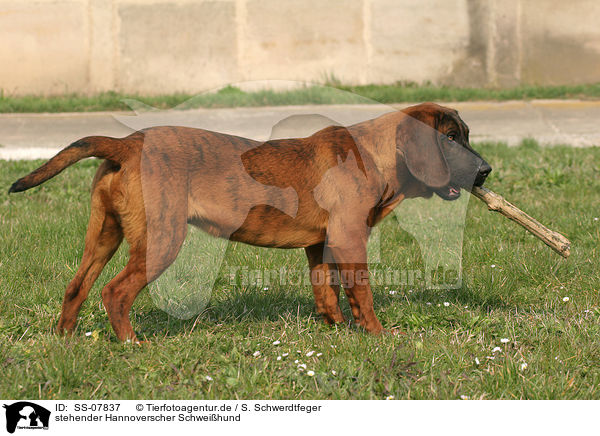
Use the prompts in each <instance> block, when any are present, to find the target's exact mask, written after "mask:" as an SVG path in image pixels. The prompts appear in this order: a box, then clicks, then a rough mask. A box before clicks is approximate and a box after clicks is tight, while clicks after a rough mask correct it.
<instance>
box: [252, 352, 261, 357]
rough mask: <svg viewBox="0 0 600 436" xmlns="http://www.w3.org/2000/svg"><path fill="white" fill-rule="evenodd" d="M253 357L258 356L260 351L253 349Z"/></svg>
mask: <svg viewBox="0 0 600 436" xmlns="http://www.w3.org/2000/svg"><path fill="white" fill-rule="evenodd" d="M252 355H253V356H254V357H258V356H260V351H255V352H254V354H252Z"/></svg>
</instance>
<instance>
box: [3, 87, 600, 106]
mask: <svg viewBox="0 0 600 436" xmlns="http://www.w3.org/2000/svg"><path fill="white" fill-rule="evenodd" d="M569 98H571V99H598V98H600V83H595V84H593V83H592V84H584V85H560V86H535V85H521V86H517V87H514V88H506V89H504V88H502V89H500V88H457V87H452V86H438V85H431V84H422V85H417V84H415V83H405V82H400V83H396V84H391V85H361V86H349V85H344V84H341V83H340V82H339V81H336V80H335V79H334V80H329V81H327V82H326V83H325V85H323V86H321V85H310V86H309V85H306V86H301V87H298V88H296V89H290V90H278V91H276V90H272V89H268V88H266V89H264V90H259V91H251V92H246V91H243V90H241V89H239V88H237V87H235V86H227V87H225V88H222V89H220V90H219V91H218V92H199V93H197V94H183V93H182V94H170V95H156V96H147V95H146V96H144V95H141V96H140V95H128V94H121V93H117V92H105V93H100V94H97V95H79V94H65V95H57V96H38V95H25V96H14V95H8V94H4V93H2V90H1V89H0V113H20V112H93V111H116V110H130V109H131V107H130V103H128V102H127V100H130V101H135V102H142V103H144V104H146V105H148V106H151V107H154V108H159V109H172V108H178V109H192V108H199V107H204V108H218V107H245V106H281V105H302V104H350V103H354V104H373V103H385V104H390V103H405V102H422V101H439V102H456V101H476V100H494V101H505V100H529V99H569Z"/></svg>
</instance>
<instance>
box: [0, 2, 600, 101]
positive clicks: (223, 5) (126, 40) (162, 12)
mask: <svg viewBox="0 0 600 436" xmlns="http://www.w3.org/2000/svg"><path fill="white" fill-rule="evenodd" d="M599 23H600V2H599V1H598V0H571V1H570V2H564V1H559V0H327V1H325V0H172V1H167V0H36V1H27V0H0V41H2V43H1V44H0V89H2V90H3V92H4V93H5V94H10V95H22V94H61V93H67V92H77V93H84V94H94V93H97V92H101V91H108V90H115V91H122V92H128V93H140V94H166V93H173V92H188V93H196V92H202V91H206V90H210V89H214V88H217V87H220V86H224V85H227V84H229V83H235V82H243V81H252V80H272V79H277V80H301V81H314V82H318V83H322V82H323V81H324V80H325V79H326V78H327V77H331V76H335V77H336V78H338V79H340V80H341V81H342V82H343V83H350V84H368V83H394V82H396V81H400V80H402V81H414V82H419V83H422V82H427V81H429V82H433V83H437V84H451V85H459V86H494V87H510V86H515V85H518V84H540V85H555V84H574V83H589V82H599V81H600V25H599Z"/></svg>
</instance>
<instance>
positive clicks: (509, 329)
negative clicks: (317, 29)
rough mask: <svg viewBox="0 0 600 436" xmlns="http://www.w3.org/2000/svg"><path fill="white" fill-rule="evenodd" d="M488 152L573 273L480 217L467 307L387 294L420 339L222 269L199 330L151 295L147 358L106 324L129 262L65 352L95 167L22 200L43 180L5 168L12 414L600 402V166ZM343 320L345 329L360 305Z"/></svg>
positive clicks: (420, 293)
mask: <svg viewBox="0 0 600 436" xmlns="http://www.w3.org/2000/svg"><path fill="white" fill-rule="evenodd" d="M476 148H478V149H479V150H480V151H481V152H482V154H483V155H484V156H485V157H486V158H487V160H488V161H489V162H490V163H491V164H492V166H493V167H494V172H492V175H491V176H490V179H489V181H488V183H487V185H488V186H489V187H490V188H491V189H494V190H496V191H497V192H499V193H502V194H503V195H505V196H506V198H508V199H509V200H510V201H512V202H514V203H515V204H517V205H518V206H520V207H521V208H523V209H524V210H525V211H527V212H529V213H530V214H531V215H532V216H534V217H536V218H537V219H539V220H540V221H541V222H543V223H545V224H547V225H548V226H549V227H550V228H552V229H556V230H559V231H561V232H562V233H564V234H565V235H566V236H568V237H569V238H570V239H571V242H572V244H573V248H572V255H571V258H570V259H569V260H568V261H565V260H562V259H561V258H560V257H558V256H557V255H556V254H555V253H553V252H552V251H550V250H549V249H548V248H547V247H546V246H544V245H543V244H542V243H541V242H540V241H538V240H537V239H535V238H533V237H531V236H529V235H528V234H527V233H526V232H525V231H524V230H523V229H521V228H520V227H518V226H516V225H515V224H514V223H512V222H509V221H508V220H506V219H505V218H503V217H502V216H499V215H498V214H494V213H490V212H488V211H487V209H486V208H485V207H484V205H483V204H481V203H480V202H477V201H471V202H470V203H469V208H468V213H467V224H466V233H465V242H464V248H463V267H464V278H465V280H464V285H463V286H462V287H461V288H460V289H457V290H446V291H440V290H426V289H423V288H422V287H402V286H398V287H394V288H393V290H396V291H397V293H396V294H393V295H392V294H390V293H389V290H387V289H385V288H383V287H381V286H376V287H375V288H374V296H375V306H376V312H377V314H378V316H379V318H380V320H381V321H382V323H383V324H384V326H386V327H391V326H399V327H400V328H401V329H402V330H403V331H404V332H405V333H406V335H403V336H397V337H393V336H383V337H372V336H370V335H368V334H365V333H363V332H362V331H360V330H357V329H353V328H347V327H343V326H342V327H337V328H332V327H327V326H325V325H323V324H322V322H321V321H320V320H319V319H318V318H317V317H316V316H315V314H314V311H313V300H312V293H311V290H310V288H309V287H308V286H306V285H303V284H300V285H298V286H278V285H271V286H269V289H268V290H264V289H263V286H260V287H257V286H241V285H240V286H232V285H230V284H229V282H228V280H227V277H226V272H227V268H226V267H223V269H222V271H221V274H220V276H219V278H218V280H217V285H216V289H215V291H214V292H213V294H212V297H211V299H210V301H209V303H208V306H207V307H206V309H205V310H204V311H203V312H202V313H201V314H200V315H198V316H196V317H193V318H192V319H189V320H179V319H176V318H174V317H172V316H169V315H167V314H166V313H165V312H163V311H161V310H159V309H158V308H157V307H156V306H155V305H154V303H153V302H152V299H151V298H150V296H149V292H147V291H144V292H142V294H141V295H140V297H139V298H138V300H137V301H136V304H135V305H134V310H133V315H132V318H133V325H134V328H135V329H136V331H137V332H138V335H139V336H140V337H141V338H146V339H147V340H148V341H149V342H148V343H146V344H143V345H141V346H136V345H131V344H121V343H118V342H117V341H116V340H115V336H114V333H113V332H112V330H111V328H110V325H109V323H108V320H107V316H106V313H105V312H104V310H103V309H102V307H101V300H100V292H99V291H100V289H101V286H102V285H103V284H105V283H106V282H107V281H108V280H109V279H110V278H111V277H112V276H114V275H115V274H116V272H117V271H118V270H120V269H121V268H122V267H123V265H124V262H125V261H126V246H122V247H121V249H120V250H119V252H118V253H117V255H116V256H115V258H114V259H113V260H112V261H111V262H110V263H109V265H108V266H107V268H106V270H105V271H104V273H103V274H102V276H101V277H100V279H99V280H98V282H97V283H96V285H95V286H94V288H93V289H92V291H91V293H90V296H89V299H88V301H87V302H86V304H85V305H84V307H83V309H82V312H81V315H80V321H79V327H78V329H77V332H76V333H75V335H74V336H73V337H72V338H70V339H68V340H65V339H63V338H60V337H57V336H55V335H54V334H52V329H53V327H54V326H55V324H56V322H57V320H58V315H59V311H60V306H61V301H62V294H63V292H64V288H65V286H66V284H67V283H68V281H69V280H70V279H71V278H72V276H73V274H74V272H75V269H76V268H77V265H78V262H79V259H80V256H81V253H82V244H83V236H84V232H85V229H86V225H87V215H88V213H89V185H90V182H91V178H92V175H93V173H94V170H95V168H96V167H97V165H98V162H97V161H84V162H81V163H79V164H77V165H75V166H74V167H72V168H69V169H68V170H67V171H66V172H65V173H63V174H61V175H59V176H58V177H56V178H55V179H53V180H51V181H49V182H47V183H46V184H44V185H42V186H41V187H39V188H35V189H33V190H31V191H28V192H26V193H23V194H15V195H11V196H10V197H8V196H7V194H6V188H8V186H9V185H10V184H11V183H12V182H13V181H14V180H15V179H17V178H18V177H21V176H23V175H24V174H26V173H27V172H28V171H30V170H32V169H34V168H35V167H36V166H37V165H38V164H40V162H39V161H38V162H0V186H1V187H3V188H2V193H1V194H0V229H1V232H0V235H1V236H0V238H1V241H0V367H1V370H2V374H3V377H2V381H1V382H0V397H1V398H29V399H36V398H41V399H58V398H60V399H88V398H92V399H102V398H103V399H116V398H120V399H134V398H153V399H170V398H173V399H175V398H179V399H188V398H194V399H199V398H219V399H236V398H240V399H247V398H274V399H294V398H301V399H327V398H334V399H381V398H385V397H387V396H388V395H393V396H394V397H395V398H397V399H401V398H411V399H419V398H421V399H456V398H460V397H461V396H467V397H469V398H474V399H478V398H485V399H497V398H502V399H514V398H530V399H533V398H536V399H558V398H561V399H576V398H577V399H600V367H599V366H598V362H599V361H600V296H599V290H600V278H599V276H600V268H599V266H598V265H599V261H600V252H599V248H598V240H599V239H600V221H596V220H594V218H598V217H600V210H598V204H600V177H599V176H600V167H599V166H598V162H600V149H598V148H590V149H573V148H568V147H555V148H540V147H539V146H538V145H537V144H536V143H534V142H532V141H529V142H527V143H526V144H524V145H523V146H521V147H519V148H509V147H507V146H505V145H503V144H480V145H478V146H477V147H476ZM408 201H410V200H408ZM400 207H402V205H400ZM381 226H382V232H383V234H384V235H385V239H384V243H383V244H382V247H383V248H382V259H384V260H386V261H389V262H391V263H395V264H396V266H400V267H404V268H413V267H414V266H415V265H418V264H419V262H420V260H419V259H420V254H419V245H418V244H417V242H416V241H415V240H414V239H413V238H412V237H411V236H410V235H409V234H408V233H404V232H401V231H398V230H397V226H395V223H394V221H393V219H391V218H390V219H386V220H384V222H383V223H381ZM124 245H125V244H124ZM226 264H227V265H247V266H248V267H249V269H253V268H267V269H270V268H276V267H279V266H281V265H285V266H287V267H289V268H291V269H301V268H304V267H305V260H304V255H303V253H302V252H301V251H299V250H287V251H285V250H270V251H268V250H264V249H259V248H254V247H249V246H245V245H242V244H232V245H231V246H229V248H228V252H227V256H226ZM492 265H495V267H494V268H493V267H492ZM391 289H392V288H390V290H391ZM563 297H569V301H567V302H565V301H563ZM444 302H448V303H449V305H448V306H446V305H444V304H443V303H444ZM428 303H430V304H428ZM342 307H343V309H344V310H345V312H346V313H348V309H347V303H346V301H345V298H344V299H343V301H342ZM85 332H92V335H90V336H86V335H85V334H84V333H85ZM501 338H508V339H509V342H508V343H501V341H500V339H501ZM275 340H279V341H280V342H281V343H280V344H279V345H273V344H272V343H273V341H275ZM497 346H498V347H500V348H501V350H500V351H499V352H493V351H492V350H493V348H494V347H497ZM313 350H314V351H315V353H314V354H313V355H312V356H310V357H307V356H306V353H307V352H309V351H313ZM256 351H260V356H258V357H255V356H254V353H255V352H256ZM298 351H300V353H298ZM283 353H289V356H287V357H283V358H282V359H281V360H277V356H280V355H283ZM317 353H322V355H320V356H317ZM488 356H489V357H492V356H493V357H494V359H489V358H488ZM296 359H299V361H300V362H301V363H305V364H306V365H307V370H312V371H314V372H315V375H314V377H309V376H308V375H307V374H306V371H299V370H298V369H297V365H296V364H295V363H294V360H296ZM476 359H478V360H479V362H480V363H479V364H477V363H476ZM523 363H527V368H524V369H523V368H522V365H523ZM332 370H333V371H335V372H336V374H335V375H334V374H333V373H332ZM206 376H210V377H211V378H212V381H209V380H207V379H206Z"/></svg>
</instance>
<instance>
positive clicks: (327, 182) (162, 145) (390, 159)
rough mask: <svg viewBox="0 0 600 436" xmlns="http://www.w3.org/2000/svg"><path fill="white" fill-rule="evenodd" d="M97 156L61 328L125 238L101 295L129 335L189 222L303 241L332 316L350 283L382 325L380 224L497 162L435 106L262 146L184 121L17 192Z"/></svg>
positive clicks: (249, 237) (232, 233)
mask: <svg viewBox="0 0 600 436" xmlns="http://www.w3.org/2000/svg"><path fill="white" fill-rule="evenodd" d="M90 156H95V157H99V158H103V159H106V161H105V162H104V163H103V164H102V165H101V166H100V168H99V169H98V171H97V173H96V176H95V178H94V182H93V187H92V206H91V217H90V222H89V227H88V230H87V235H86V238H85V250H84V254H83V258H82V260H81V265H80V266H79V269H78V271H77V273H76V275H75V277H74V278H73V280H72V281H71V283H70V284H69V285H68V287H67V289H66V292H65V297H64V301H63V307H62V313H61V317H60V320H59V322H58V327H57V329H58V331H59V332H60V333H64V332H72V331H73V329H74V327H75V324H76V319H77V314H78V312H79V309H80V307H81V304H82V303H83V301H84V300H85V299H86V297H87V294H88V291H89V289H90V288H91V286H92V284H93V283H94V281H95V280H96V278H97V277H98V275H99V274H100V272H101V271H102V269H103V267H104V266H105V265H106V263H107V262H108V261H109V259H110V258H111V257H112V255H113V254H114V253H115V251H116V250H117V248H118V247H119V245H120V243H121V241H122V239H123V237H125V239H126V240H127V242H128V243H129V247H130V249H129V252H130V253H129V254H130V257H129V262H128V263H127V266H126V267H125V268H124V269H123V270H122V271H121V272H120V273H119V274H118V275H117V276H116V277H114V278H113V279H112V280H111V281H110V282H109V283H108V284H107V285H106V286H105V287H104V289H103V290H102V299H103V302H104V307H105V308H106V310H107V312H108V316H109V319H110V322H111V324H112V326H113V328H114V330H115V332H116V334H117V336H118V338H119V339H120V340H127V339H131V340H135V338H136V336H135V333H134V331H133V328H132V327H131V323H130V321H129V312H130V309H131V306H132V304H133V301H134V300H135V298H136V296H137V295H138V293H139V292H140V291H141V290H142V288H144V286H146V284H148V283H149V282H151V281H152V280H154V279H156V278H157V277H158V276H159V275H160V274H161V273H162V272H163V271H164V270H165V269H166V268H167V267H168V266H169V265H170V264H171V263H172V262H173V261H174V260H175V258H176V257H177V254H178V252H179V250H180V248H181V245H182V243H183V241H184V239H185V237H186V232H187V224H188V223H191V224H194V225H196V226H199V227H200V228H202V229H203V230H205V231H206V232H208V233H210V234H212V235H215V236H219V237H224V238H229V239H231V240H234V241H242V242H246V243H248V244H253V245H259V246H264V247H280V248H300V247H302V248H304V249H305V250H306V254H307V257H308V262H309V266H310V270H311V281H312V283H313V291H314V295H315V301H316V307H317V311H318V312H319V313H321V314H323V315H324V318H325V321H326V322H328V323H337V322H343V321H344V317H343V315H342V311H341V310H340V307H339V291H340V289H339V286H338V285H337V283H339V282H341V283H342V285H343V287H344V290H345V292H346V295H347V297H348V301H349V303H350V306H351V309H352V314H353V316H354V318H355V320H356V322H357V323H358V324H360V325H361V326H363V327H364V328H365V329H366V330H367V331H369V332H372V333H380V332H381V331H382V330H383V328H382V326H381V324H380V323H379V321H378V319H377V317H376V316H375V312H374V310H373V296H372V294H371V288H370V285H369V278H368V271H367V250H366V246H367V239H368V236H369V232H370V229H371V227H373V226H374V225H375V224H376V223H377V222H379V221H380V220H382V219H383V218H384V217H385V216H386V215H387V214H389V213H390V212H391V211H392V209H393V208H394V207H395V206H397V205H398V203H400V202H401V201H402V200H403V199H405V198H411V197H429V196H431V195H432V194H433V193H436V194H437V195H439V196H440V197H442V198H444V199H446V200H453V199H456V198H458V196H459V195H460V189H461V188H464V189H468V190H470V189H471V187H472V186H473V184H476V185H481V184H482V183H483V181H484V180H485V178H486V176H487V175H488V173H489V172H490V171H491V168H490V166H489V165H488V164H487V163H486V162H485V161H484V160H483V159H482V158H481V157H480V156H479V155H478V154H477V153H476V152H475V151H474V150H473V149H472V148H471V147H470V146H469V130H468V127H467V126H466V124H465V123H464V122H463V121H462V120H461V119H460V117H459V116H458V113H457V112H456V111H455V110H452V109H448V108H444V107H441V106H438V105H436V104H432V103H425V104H422V105H418V106H414V107H411V108H408V109H406V110H404V111H400V112H392V113H388V114H385V115H383V116H380V117H378V118H376V119H373V120H370V121H365V122H362V123H358V124H355V125H352V126H350V127H347V128H345V127H337V126H331V127H327V128H325V129H323V130H320V131H318V132H317V133H315V134H313V135H312V136H309V137H307V138H301V139H281V140H273V141H267V142H264V143H260V142H256V141H253V140H250V139H245V138H240V137H236V136H231V135H225V134H221V133H215V132H210V131H206V130H200V129H191V128H183V127H154V128H149V129H145V130H142V131H139V132H135V133H133V134H131V135H130V136H127V137H126V138H121V139H117V138H108V137H88V138H83V139H81V140H79V141H77V142H75V143H73V144H71V145H70V146H69V147H67V148H65V149H64V150H62V151H61V152H60V153H58V154H57V155H56V156H55V157H53V158H52V159H50V160H49V161H48V162H47V163H46V164H44V165H43V166H42V167H40V168H39V169H37V170H35V171H34V172H32V173H31V174H29V175H27V176H25V177H23V178H22V179H20V180H18V181H17V182H15V183H14V184H13V185H12V187H11V188H10V191H9V192H19V191H24V190H26V189H29V188H32V187H34V186H37V185H39V184H40V183H43V182H44V181H46V180H48V179H50V178H51V177H53V176H55V175H56V174H58V173H59V172H61V171H62V170H63V169H65V168H66V167H68V166H69V165H72V164H73V163H75V162H77V161H79V160H81V159H83V158H86V157H90ZM336 275H337V276H336ZM338 279H340V281H338Z"/></svg>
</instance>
